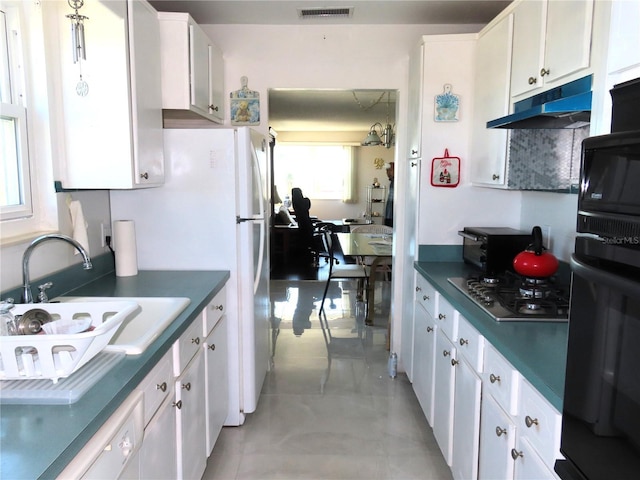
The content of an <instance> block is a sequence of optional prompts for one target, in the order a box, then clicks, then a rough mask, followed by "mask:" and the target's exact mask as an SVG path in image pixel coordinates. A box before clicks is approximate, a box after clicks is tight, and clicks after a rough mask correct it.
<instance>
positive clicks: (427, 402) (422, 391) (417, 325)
mask: <svg viewBox="0 0 640 480" xmlns="http://www.w3.org/2000/svg"><path fill="white" fill-rule="evenodd" d="M435 348H436V326H435V323H434V321H433V319H432V318H431V316H430V315H429V314H428V313H427V311H426V310H425V309H424V308H423V307H422V305H420V304H418V303H416V304H415V312H414V331H413V390H414V392H415V394H416V397H417V398H418V402H419V403H420V406H421V407H422V411H423V412H424V415H425V417H426V418H427V421H428V422H429V425H431V426H433V392H434V390H433V389H434V383H433V380H434V376H435V359H434V353H435Z"/></svg>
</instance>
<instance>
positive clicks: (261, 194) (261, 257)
mask: <svg viewBox="0 0 640 480" xmlns="http://www.w3.org/2000/svg"><path fill="white" fill-rule="evenodd" d="M265 147H266V145H265V140H264V138H263V139H262V151H266V148H265ZM251 161H252V163H253V168H254V176H255V177H254V178H256V179H257V180H258V182H257V183H258V185H257V186H258V199H259V206H258V208H259V211H260V214H264V212H265V198H264V193H265V192H264V190H263V188H262V176H261V175H260V162H259V161H258V154H257V153H256V151H255V150H254V149H253V148H252V149H251ZM265 217H266V215H265ZM265 229H266V226H265V220H264V218H263V219H262V221H261V222H260V247H259V251H258V265H257V267H258V268H256V276H255V278H254V279H253V293H254V294H255V293H256V292H257V291H258V284H259V283H260V278H261V277H262V262H263V260H264V254H265V252H264V247H265V237H266V232H265Z"/></svg>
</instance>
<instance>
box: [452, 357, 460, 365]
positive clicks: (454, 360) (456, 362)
mask: <svg viewBox="0 0 640 480" xmlns="http://www.w3.org/2000/svg"><path fill="white" fill-rule="evenodd" d="M458 363H460V362H458V360H456V359H455V358H452V359H451V366H452V367H455V366H456V365H457V364H458Z"/></svg>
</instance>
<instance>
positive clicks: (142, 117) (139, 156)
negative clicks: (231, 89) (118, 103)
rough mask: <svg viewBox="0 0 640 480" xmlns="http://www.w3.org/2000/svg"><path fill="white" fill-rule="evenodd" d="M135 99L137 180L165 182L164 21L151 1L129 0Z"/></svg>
mask: <svg viewBox="0 0 640 480" xmlns="http://www.w3.org/2000/svg"><path fill="white" fill-rule="evenodd" d="M129 13H130V15H129V41H130V44H131V57H130V61H131V70H132V72H131V76H132V83H133V84H132V86H131V93H132V95H131V99H132V102H133V104H134V105H133V109H132V113H133V117H134V122H133V128H134V134H133V141H134V146H133V149H134V168H133V170H134V171H133V175H134V178H133V183H134V184H135V185H139V186H149V185H160V184H162V183H163V182H164V149H163V135H162V88H161V85H160V69H161V67H160V24H159V22H158V12H156V11H155V10H154V9H153V7H152V6H151V5H149V4H148V3H147V2H129Z"/></svg>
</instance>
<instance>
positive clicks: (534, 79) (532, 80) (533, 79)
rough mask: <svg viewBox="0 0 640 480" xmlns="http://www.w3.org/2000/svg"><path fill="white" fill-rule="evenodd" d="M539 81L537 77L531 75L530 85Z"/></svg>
mask: <svg viewBox="0 0 640 480" xmlns="http://www.w3.org/2000/svg"><path fill="white" fill-rule="evenodd" d="M536 83H538V79H537V78H536V77H529V85H534V84H536Z"/></svg>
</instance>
